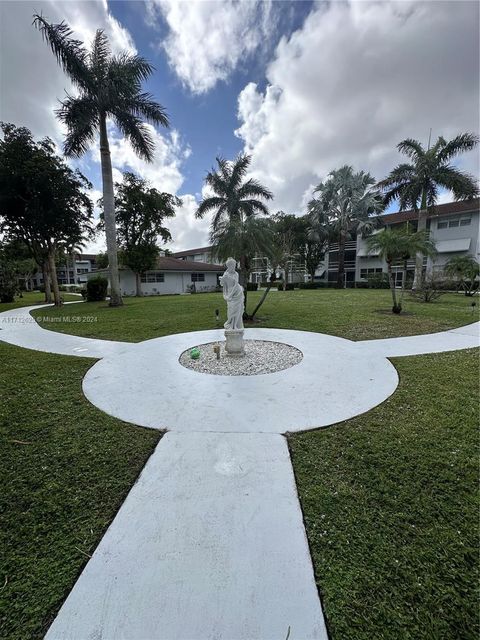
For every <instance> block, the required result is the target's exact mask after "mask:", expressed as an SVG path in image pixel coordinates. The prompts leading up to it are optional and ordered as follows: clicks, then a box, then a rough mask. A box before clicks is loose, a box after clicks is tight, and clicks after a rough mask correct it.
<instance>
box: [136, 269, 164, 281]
mask: <svg viewBox="0 0 480 640" xmlns="http://www.w3.org/2000/svg"><path fill="white" fill-rule="evenodd" d="M140 280H141V282H165V274H164V273H160V272H159V271H147V272H146V273H143V274H142V276H141V277H140Z"/></svg>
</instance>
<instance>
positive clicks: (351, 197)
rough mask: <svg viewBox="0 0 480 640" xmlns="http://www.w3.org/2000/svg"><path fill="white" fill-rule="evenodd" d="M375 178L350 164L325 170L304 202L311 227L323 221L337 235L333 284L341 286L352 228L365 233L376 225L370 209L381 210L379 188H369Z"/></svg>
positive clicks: (372, 210)
mask: <svg viewBox="0 0 480 640" xmlns="http://www.w3.org/2000/svg"><path fill="white" fill-rule="evenodd" d="M374 184H375V179H374V178H373V177H372V176H371V175H370V174H369V173H365V172H364V171H359V172H358V173H355V172H354V170H353V167H351V166H349V165H344V166H343V167H341V168H340V169H335V170H334V171H332V172H331V173H329V174H328V177H327V179H326V180H325V182H324V183H323V184H319V185H318V186H317V187H316V189H315V190H314V193H319V194H320V197H319V198H313V200H311V202H310V203H309V205H308V208H309V213H310V215H311V218H312V227H313V228H314V229H315V227H317V228H319V227H321V226H322V225H324V224H325V223H326V224H327V226H328V227H329V228H330V229H331V232H332V233H333V234H334V235H335V237H336V238H338V273H337V286H338V287H341V288H343V287H344V286H345V285H344V277H345V243H346V241H347V238H348V237H349V236H350V235H351V234H352V233H354V232H359V231H361V232H363V233H369V232H370V231H371V230H372V229H373V228H374V227H375V225H376V220H375V218H372V217H371V214H373V213H379V212H381V211H383V209H384V205H383V203H382V199H381V197H380V192H379V191H378V190H377V189H373V188H372V187H373V185H374Z"/></svg>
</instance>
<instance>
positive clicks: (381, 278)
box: [367, 273, 390, 289]
mask: <svg viewBox="0 0 480 640" xmlns="http://www.w3.org/2000/svg"><path fill="white" fill-rule="evenodd" d="M367 283H368V288H369V289H390V284H389V282H388V273H375V274H373V275H371V276H368V278H367Z"/></svg>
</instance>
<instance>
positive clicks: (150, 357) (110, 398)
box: [0, 305, 480, 640]
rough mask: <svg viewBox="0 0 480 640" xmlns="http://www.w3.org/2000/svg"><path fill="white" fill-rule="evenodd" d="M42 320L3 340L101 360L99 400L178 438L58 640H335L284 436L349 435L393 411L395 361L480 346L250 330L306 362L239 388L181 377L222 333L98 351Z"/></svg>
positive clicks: (2, 332) (1, 324)
mask: <svg viewBox="0 0 480 640" xmlns="http://www.w3.org/2000/svg"><path fill="white" fill-rule="evenodd" d="M42 307H43V305H42ZM34 308H37V307H27V308H23V309H15V310H12V311H9V312H5V313H3V314H0V340H4V341H5V342H10V343H11V344H16V345H18V346H23V347H26V348H29V349H38V350H40V351H49V352H53V353H59V354H62V355H75V356H82V357H85V356H86V357H92V358H101V359H100V361H99V362H98V363H95V365H94V366H93V367H92V368H91V369H90V370H89V372H88V373H87V375H86V376H85V379H84V385H83V387H84V392H85V394H86V396H87V397H88V398H89V399H90V400H91V401H92V402H93V403H94V404H96V405H97V406H99V407H100V408H102V409H103V410H104V411H107V412H108V413H111V414H112V415H116V416H118V417H121V418H122V419H124V420H131V421H133V422H135V423H136V424H143V425H145V426H149V427H153V428H162V426H163V427H165V426H167V427H169V428H170V429H172V431H171V432H169V433H167V434H166V435H165V436H164V437H163V438H162V440H161V441H160V443H159V445H158V446H157V449H156V450H155V452H154V454H153V455H152V456H151V458H150V460H149V461H148V463H147V465H146V466H145V468H144V469H143V471H142V473H141V475H140V477H139V479H138V481H137V482H136V484H135V485H134V487H133V488H132V490H131V491H130V493H129V494H128V496H127V498H126V500H125V502H124V504H123V505H122V507H121V508H120V510H119V512H118V514H117V516H116V517H115V519H114V521H113V522H112V524H111V525H110V527H109V528H108V530H107V532H106V533H105V535H104V537H103V539H102V541H101V542H100V544H99V546H98V547H97V549H96V550H95V552H94V554H93V556H92V558H91V560H90V561H89V562H88V564H87V566H86V567H85V569H84V571H83V572H82V574H81V576H80V578H79V579H78V581H77V582H76V584H75V586H74V588H73V589H72V591H71V593H70V595H69V596H68V598H67V599H66V601H65V603H64V604H63V606H62V608H61V609H60V612H59V614H58V616H57V617H56V619H55V620H54V622H53V624H52V626H51V627H50V629H49V631H48V633H47V636H46V638H47V640H87V639H89V640H119V639H120V638H121V639H122V640H286V638H287V637H288V638H289V639H290V640H327V638H328V636H327V631H326V628H325V623H324V620H323V614H322V609H321V605H320V600H319V597H318V592H317V588H316V584H315V580H314V576H313V570H312V564H311V559H310V554H309V549H308V543H307V540H306V534H305V530H304V526H303V520H302V513H301V509H300V505H299V502H298V497H297V493H296V487H295V480H294V476H293V471H292V468H291V464H290V458H289V453H288V447H287V444H286V440H285V439H284V438H283V437H282V435H280V433H281V432H282V431H287V430H289V431H293V430H296V429H305V428H311V427H314V426H317V427H318V426H322V425H326V424H331V423H332V422H337V421H339V420H345V419H346V418H348V417H352V416H353V415H357V414H358V413H361V412H363V411H366V410H368V409H369V408H371V407H373V406H375V405H376V404H378V403H379V402H381V401H383V400H384V399H385V398H386V397H388V395H390V393H392V392H393V391H394V389H395V388H396V386H397V381H398V377H397V374H396V371H395V369H394V367H393V366H392V365H391V364H390V363H389V362H388V360H387V357H390V356H400V355H416V354H419V353H431V352H438V351H451V350H456V349H464V348H467V347H475V346H479V345H480V338H479V323H475V324H472V325H468V326H466V327H460V328H458V329H454V330H451V331H446V332H442V333H438V334H431V335H427V336H413V337H408V338H391V339H386V340H369V341H365V342H356V343H355V342H351V341H348V340H343V339H341V338H335V337H333V336H326V335H322V334H314V333H309V332H299V331H283V330H276V329H248V330H246V337H248V338H253V339H254V338H257V339H271V340H279V341H284V342H288V343H289V344H293V345H294V346H297V347H298V348H300V349H301V350H302V351H303V353H304V358H303V360H302V362H301V363H299V364H298V365H296V366H295V367H292V368H291V369H287V370H284V371H281V372H277V373H274V374H264V375H259V376H250V377H248V378H240V379H239V378H238V377H235V378H233V377H231V376H209V375H206V374H200V373H197V372H194V371H192V370H189V369H185V368H184V367H182V366H181V365H180V364H179V363H178V357H179V355H180V353H181V352H182V351H183V350H184V349H185V348H188V347H189V346H195V345H198V344H202V343H203V342H209V341H211V340H215V339H217V338H219V337H220V336H221V332H220V331H206V332H193V333H189V334H179V335H174V336H166V337H164V338H158V339H154V340H149V341H145V342H143V343H140V344H127V343H122V342H111V341H107V340H94V339H85V338H78V337H76V336H70V335H66V334H61V333H57V332H52V331H47V330H45V329H42V328H41V327H40V326H39V325H37V324H36V323H35V321H34V320H33V318H32V317H31V316H30V310H31V309H34ZM13 318H15V320H13ZM267 336H268V337H267ZM225 378H226V379H225ZM255 400H257V401H255ZM262 432H264V433H262Z"/></svg>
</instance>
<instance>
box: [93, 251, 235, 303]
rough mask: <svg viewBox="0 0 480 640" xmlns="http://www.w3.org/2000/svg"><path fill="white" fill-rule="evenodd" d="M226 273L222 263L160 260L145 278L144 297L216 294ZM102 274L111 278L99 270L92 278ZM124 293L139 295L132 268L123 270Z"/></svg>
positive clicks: (143, 276) (122, 289)
mask: <svg viewBox="0 0 480 640" xmlns="http://www.w3.org/2000/svg"><path fill="white" fill-rule="evenodd" d="M224 271H225V267H224V266H222V265H218V264H207V263H204V262H199V261H193V260H188V261H187V260H179V259H177V258H172V257H169V256H168V257H167V256H161V257H159V258H157V264H156V267H155V269H152V270H151V271H146V272H145V273H144V274H143V275H142V276H141V288H142V294H143V295H145V296H160V295H165V294H176V293H190V292H191V291H192V290H194V291H195V292H197V293H202V292H206V291H215V290H216V287H217V285H218V277H219V276H220V275H221V274H222V273H223V272H224ZM97 275H102V276H104V277H106V278H108V277H109V271H108V269H98V270H97V271H95V272H94V273H92V274H89V277H94V276H97ZM119 276H120V291H121V294H122V296H134V295H135V294H136V276H135V274H134V273H133V271H132V270H131V269H129V268H128V267H120V269H119Z"/></svg>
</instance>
